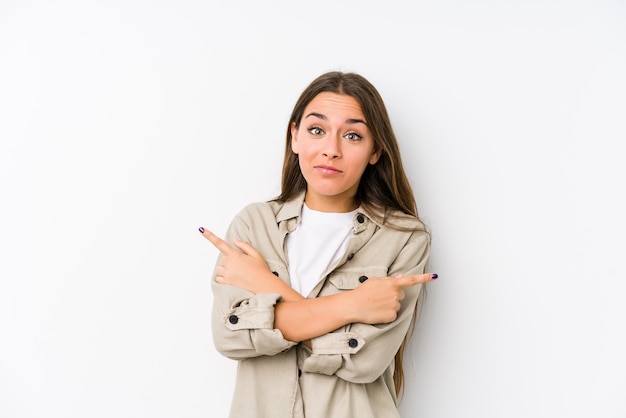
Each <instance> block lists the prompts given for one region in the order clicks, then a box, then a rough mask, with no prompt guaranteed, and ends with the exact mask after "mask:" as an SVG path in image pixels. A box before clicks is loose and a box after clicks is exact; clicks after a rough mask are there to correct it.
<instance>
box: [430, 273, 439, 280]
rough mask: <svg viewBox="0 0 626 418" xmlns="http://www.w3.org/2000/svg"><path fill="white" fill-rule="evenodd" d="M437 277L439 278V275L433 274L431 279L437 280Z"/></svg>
mask: <svg viewBox="0 0 626 418" xmlns="http://www.w3.org/2000/svg"><path fill="white" fill-rule="evenodd" d="M437 277H439V275H438V274H437V273H433V275H432V276H430V278H431V279H436V278H437Z"/></svg>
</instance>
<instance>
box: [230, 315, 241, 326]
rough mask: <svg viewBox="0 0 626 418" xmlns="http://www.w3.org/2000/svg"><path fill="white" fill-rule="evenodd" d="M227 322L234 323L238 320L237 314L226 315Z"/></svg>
mask: <svg viewBox="0 0 626 418" xmlns="http://www.w3.org/2000/svg"><path fill="white" fill-rule="evenodd" d="M228 322H230V323H231V324H233V325H235V324H236V323H237V322H239V318H237V315H231V316H229V317H228Z"/></svg>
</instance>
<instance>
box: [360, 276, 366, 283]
mask: <svg viewBox="0 0 626 418" xmlns="http://www.w3.org/2000/svg"><path fill="white" fill-rule="evenodd" d="M367 279H368V277H367V276H361V277H359V283H363V282H364V281H366V280H367Z"/></svg>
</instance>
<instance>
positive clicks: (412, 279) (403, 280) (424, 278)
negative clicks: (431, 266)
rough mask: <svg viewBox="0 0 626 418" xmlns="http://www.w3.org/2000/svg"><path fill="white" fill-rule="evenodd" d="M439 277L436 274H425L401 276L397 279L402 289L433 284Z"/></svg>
mask: <svg viewBox="0 0 626 418" xmlns="http://www.w3.org/2000/svg"><path fill="white" fill-rule="evenodd" d="M437 277H439V276H437V274H435V273H424V274H411V275H409V276H400V277H397V280H398V284H399V285H400V287H409V286H415V285H416V284H421V283H426V282H431V281H433V280H435V279H436V278H437Z"/></svg>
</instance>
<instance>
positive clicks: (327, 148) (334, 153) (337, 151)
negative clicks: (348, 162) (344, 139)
mask: <svg viewBox="0 0 626 418" xmlns="http://www.w3.org/2000/svg"><path fill="white" fill-rule="evenodd" d="M340 144H341V139H340V138H336V137H335V136H334V135H328V137H327V138H326V141H325V143H324V148H323V149H322V155H323V156H324V157H326V158H328V159H331V160H332V159H335V158H339V157H340V156H341V145H340Z"/></svg>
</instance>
